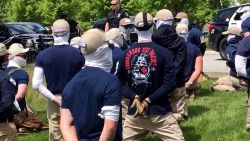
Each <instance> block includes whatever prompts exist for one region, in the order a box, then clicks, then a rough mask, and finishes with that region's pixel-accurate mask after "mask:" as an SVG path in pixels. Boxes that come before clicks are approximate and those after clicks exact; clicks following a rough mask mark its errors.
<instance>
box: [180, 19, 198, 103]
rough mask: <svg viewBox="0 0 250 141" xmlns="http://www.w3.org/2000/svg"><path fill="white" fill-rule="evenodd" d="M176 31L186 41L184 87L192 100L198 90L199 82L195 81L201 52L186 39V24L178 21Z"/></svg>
mask: <svg viewBox="0 0 250 141" xmlns="http://www.w3.org/2000/svg"><path fill="white" fill-rule="evenodd" d="M176 32H177V34H178V35H179V36H181V37H183V38H184V39H185V40H186V42H187V60H186V67H185V82H186V83H185V87H186V92H187V94H188V97H189V100H193V99H194V98H195V96H196V95H198V94H199V92H200V84H199V83H198V82H197V79H198V78H199V76H200V74H201V72H202V67H203V60H202V54H201V52H200V50H199V48H197V46H195V45H193V44H192V43H190V42H188V41H187V36H188V32H189V31H188V26H187V25H186V24H182V23H179V24H177V26H176Z"/></svg>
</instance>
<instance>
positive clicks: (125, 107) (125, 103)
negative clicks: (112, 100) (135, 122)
mask: <svg viewBox="0 0 250 141" xmlns="http://www.w3.org/2000/svg"><path fill="white" fill-rule="evenodd" d="M128 105H129V99H127V98H125V97H122V101H121V106H122V125H123V124H124V121H125V117H126V115H127V112H128Z"/></svg>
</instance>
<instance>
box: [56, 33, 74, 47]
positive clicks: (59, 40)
mask: <svg viewBox="0 0 250 141" xmlns="http://www.w3.org/2000/svg"><path fill="white" fill-rule="evenodd" d="M52 35H53V38H54V45H68V44H69V36H70V35H69V33H68V34H67V35H66V36H56V35H54V34H52Z"/></svg>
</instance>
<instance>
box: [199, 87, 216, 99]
mask: <svg viewBox="0 0 250 141" xmlns="http://www.w3.org/2000/svg"><path fill="white" fill-rule="evenodd" d="M213 93H214V92H213V91H211V90H210V89H208V88H204V87H201V89H200V93H199V95H198V97H202V96H210V95H212V94H213Z"/></svg>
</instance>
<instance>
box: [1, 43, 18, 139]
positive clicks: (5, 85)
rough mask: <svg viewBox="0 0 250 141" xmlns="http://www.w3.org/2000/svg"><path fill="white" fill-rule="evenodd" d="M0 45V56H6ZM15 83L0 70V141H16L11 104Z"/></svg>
mask: <svg viewBox="0 0 250 141" xmlns="http://www.w3.org/2000/svg"><path fill="white" fill-rule="evenodd" d="M3 46H4V44H0V55H2V54H6V52H7V51H6V49H2V47H3ZM15 95H16V88H15V82H14V80H13V79H11V78H10V77H9V75H8V74H7V73H5V72H4V71H2V70H0V115H1V116H0V140H1V141H17V140H18V138H17V130H16V127H15V124H14V123H13V117H14V113H13V102H14V101H15Z"/></svg>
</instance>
